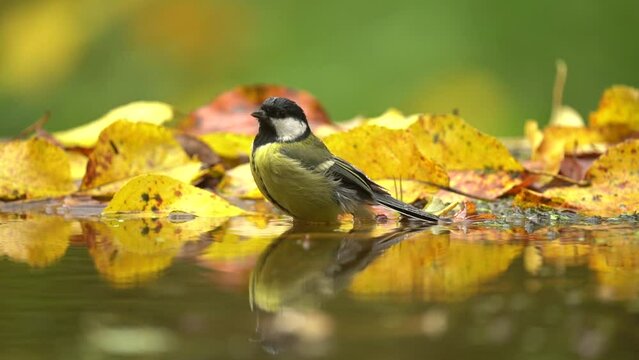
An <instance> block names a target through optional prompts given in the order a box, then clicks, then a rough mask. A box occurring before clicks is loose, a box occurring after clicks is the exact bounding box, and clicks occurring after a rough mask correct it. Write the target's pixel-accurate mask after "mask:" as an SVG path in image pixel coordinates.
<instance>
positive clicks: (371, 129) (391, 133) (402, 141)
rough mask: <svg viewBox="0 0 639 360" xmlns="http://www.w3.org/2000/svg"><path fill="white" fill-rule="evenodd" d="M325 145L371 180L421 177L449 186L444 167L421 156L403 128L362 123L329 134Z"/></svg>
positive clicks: (411, 137) (410, 136)
mask: <svg viewBox="0 0 639 360" xmlns="http://www.w3.org/2000/svg"><path fill="white" fill-rule="evenodd" d="M324 142H325V143H326V146H328V148H329V149H330V150H331V151H332V152H333V153H334V154H335V155H336V156H339V157H341V158H343V159H345V160H347V161H349V162H350V163H352V164H353V165H355V166H356V167H358V168H359V169H361V170H362V171H363V172H364V173H365V174H366V175H368V176H369V177H371V178H372V179H398V180H399V179H409V180H420V181H426V182H430V183H434V184H439V185H443V186H447V185H448V175H447V174H446V171H445V170H444V168H443V167H442V166H441V165H439V164H438V163H436V162H434V161H433V160H431V159H430V158H428V157H426V156H424V155H423V154H422V153H420V151H419V150H418V148H417V146H416V145H415V140H414V138H413V136H412V134H410V133H409V132H407V131H406V130H393V129H389V128H385V127H380V126H375V125H368V124H366V125H362V126H359V127H356V128H354V129H352V130H349V131H346V132H342V133H337V134H334V135H330V136H328V137H327V138H326V139H325V140H324Z"/></svg>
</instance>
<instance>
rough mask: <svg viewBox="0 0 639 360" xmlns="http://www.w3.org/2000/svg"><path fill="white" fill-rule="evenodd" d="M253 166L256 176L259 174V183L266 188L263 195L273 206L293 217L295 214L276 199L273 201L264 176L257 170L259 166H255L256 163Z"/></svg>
mask: <svg viewBox="0 0 639 360" xmlns="http://www.w3.org/2000/svg"><path fill="white" fill-rule="evenodd" d="M251 166H252V167H253V171H254V172H255V174H257V177H258V178H259V181H260V183H261V184H262V187H264V194H263V195H264V196H266V198H267V199H268V201H270V202H272V203H273V205H275V206H277V207H278V208H280V209H282V210H284V212H286V213H288V214H290V215H293V213H292V212H291V211H289V210H288V209H287V208H285V207H284V206H282V205H281V204H280V203H278V202H277V201H275V199H273V196H271V194H269V192H268V188H267V187H266V183H265V182H264V180H262V176H261V175H260V172H259V170H258V169H257V166H256V165H255V162H253V164H251Z"/></svg>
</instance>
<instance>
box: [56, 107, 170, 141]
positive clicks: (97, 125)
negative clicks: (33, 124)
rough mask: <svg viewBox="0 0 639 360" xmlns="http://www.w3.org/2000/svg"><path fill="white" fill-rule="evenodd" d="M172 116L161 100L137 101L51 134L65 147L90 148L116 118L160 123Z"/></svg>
mask: <svg viewBox="0 0 639 360" xmlns="http://www.w3.org/2000/svg"><path fill="white" fill-rule="evenodd" d="M172 118H173V108H172V107H171V106H170V105H167V104H165V103H161V102H147V101H137V102H132V103H129V104H127V105H123V106H120V107H117V108H115V109H113V110H111V111H109V112H108V113H106V114H105V115H104V116H102V117H101V118H99V119H97V120H95V121H93V122H90V123H88V124H86V125H82V126H79V127H77V128H73V129H70V130H65V131H58V132H54V133H53V136H54V137H55V138H56V139H57V140H58V141H59V142H60V143H62V144H63V145H64V146H66V147H74V146H77V147H84V148H91V147H93V146H95V145H96V143H97V141H98V137H99V136H100V133H101V132H102V130H104V129H106V128H107V127H109V126H110V125H111V124H113V123H115V122H116V121H118V120H127V121H130V122H145V123H151V124H156V125H161V124H163V123H165V122H166V121H168V120H171V119H172Z"/></svg>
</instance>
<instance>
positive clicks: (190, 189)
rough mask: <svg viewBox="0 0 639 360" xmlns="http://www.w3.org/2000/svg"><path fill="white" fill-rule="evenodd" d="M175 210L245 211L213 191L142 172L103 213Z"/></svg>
mask: <svg viewBox="0 0 639 360" xmlns="http://www.w3.org/2000/svg"><path fill="white" fill-rule="evenodd" d="M173 212H182V213H188V214H192V215H197V216H204V217H230V216H236V215H241V214H243V213H244V210H242V209H240V208H238V207H235V206H233V205H231V204H229V203H228V202H227V201H226V200H224V199H222V198H221V197H219V196H217V195H216V194H214V193H212V192H209V191H206V190H202V189H199V188H196V187H195V186H192V185H189V184H186V183H184V182H181V181H179V180H176V179H173V178H170V177H168V176H164V175H141V176H138V177H136V178H134V179H132V180H131V181H129V182H128V183H127V184H126V185H124V187H122V189H120V191H118V192H117V193H116V194H115V195H114V196H113V199H112V200H111V201H110V202H109V205H107V207H106V209H104V211H103V213H102V214H103V215H109V214H121V213H129V214H135V215H139V216H158V215H168V214H170V213H173Z"/></svg>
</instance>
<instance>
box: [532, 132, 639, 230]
mask: <svg viewBox="0 0 639 360" xmlns="http://www.w3.org/2000/svg"><path fill="white" fill-rule="evenodd" d="M586 179H587V180H589V181H590V182H591V184H592V185H591V186H589V187H578V186H576V185H573V186H569V187H560V188H552V189H549V190H547V191H545V192H544V193H543V197H544V198H558V199H561V200H560V201H563V202H564V203H565V205H564V206H565V207H570V208H573V209H576V210H577V211H579V212H580V213H583V214H585V215H593V216H604V217H612V216H619V215H624V214H635V213H636V212H637V209H639V140H628V141H626V142H623V143H621V144H619V145H616V146H614V147H611V148H610V149H609V150H608V152H606V153H605V154H604V155H602V156H601V157H600V158H599V159H597V160H596V161H595V162H594V163H593V164H592V166H591V167H590V169H589V170H588V172H587V173H586ZM554 204H555V202H552V203H551V204H550V206H554Z"/></svg>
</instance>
